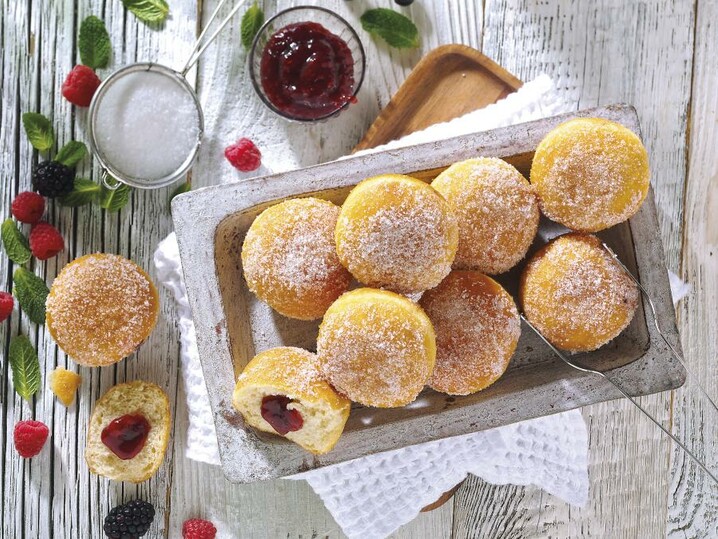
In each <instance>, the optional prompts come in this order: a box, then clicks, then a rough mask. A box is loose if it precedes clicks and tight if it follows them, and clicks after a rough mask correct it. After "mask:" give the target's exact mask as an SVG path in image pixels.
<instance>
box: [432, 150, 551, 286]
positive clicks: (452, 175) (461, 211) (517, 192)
mask: <svg viewBox="0 0 718 539" xmlns="http://www.w3.org/2000/svg"><path fill="white" fill-rule="evenodd" d="M431 186H432V187H433V188H434V189H436V190H437V191H438V192H439V193H441V194H442V195H443V196H444V198H445V199H446V200H447V202H448V203H449V205H450V206H451V209H452V210H453V211H454V213H455V214H456V218H457V221H458V223H459V249H458V251H457V252H456V259H455V261H454V267H455V268H461V269H475V270H478V271H481V272H483V273H488V274H491V275H494V274H498V273H503V272H505V271H508V270H510V269H511V268H512V267H514V266H515V265H516V264H518V262H519V261H520V260H521V259H522V258H523V257H524V256H525V255H526V251H528V248H529V247H530V246H531V242H532V241H533V239H534V237H535V236H536V231H537V230H538V223H539V206H538V197H537V196H536V192H535V190H534V188H533V187H532V186H531V185H530V184H529V182H528V181H527V180H526V178H524V177H523V176H522V175H521V173H520V172H519V171H518V170H516V169H515V168H514V167H513V166H511V165H509V164H508V163H506V162H505V161H502V160H501V159H497V158H487V157H484V158H478V159H467V160H466V161H461V162H459V163H455V164H454V165H452V166H450V167H449V168H448V169H446V170H445V171H444V172H442V173H441V174H439V176H437V177H436V179H435V180H434V181H433V182H432V183H431Z"/></svg>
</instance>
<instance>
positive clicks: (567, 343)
mask: <svg viewBox="0 0 718 539" xmlns="http://www.w3.org/2000/svg"><path fill="white" fill-rule="evenodd" d="M638 295H639V293H638V287H637V286H636V284H635V283H634V282H633V280H632V279H631V278H630V277H629V276H628V275H627V274H626V272H625V271H624V270H623V268H621V266H620V265H619V264H618V262H616V260H615V259H614V258H613V257H612V256H611V255H610V254H609V253H608V252H607V251H606V250H605V249H604V248H603V247H602V244H601V240H599V239H598V238H597V237H596V236H592V235H585V234H577V233H572V234H566V235H564V236H560V237H558V238H556V239H554V240H553V241H551V242H550V243H548V244H547V245H546V246H544V247H543V248H542V249H541V250H540V251H538V252H537V253H536V254H535V255H534V256H533V257H532V258H531V260H530V261H529V263H528V264H527V265H526V267H525V268H524V272H523V274H522V275H521V282H520V288H519V297H520V300H521V304H522V306H523V310H524V314H525V316H526V317H527V319H528V320H529V322H531V324H532V325H533V326H534V327H536V329H538V330H539V331H540V332H541V334H542V335H543V336H544V337H546V339H548V341H549V342H551V343H552V344H553V345H554V346H556V347H557V348H561V349H562V350H567V351H569V352H588V351H591V350H596V349H597V348H600V347H601V346H603V345H604V344H606V343H607V342H609V341H610V340H611V339H614V338H615V337H616V336H618V334H619V333H621V331H623V330H624V329H625V328H626V326H628V324H629V323H630V322H631V319H632V318H633V315H634V313H635V312H636V308H637V307H638Z"/></svg>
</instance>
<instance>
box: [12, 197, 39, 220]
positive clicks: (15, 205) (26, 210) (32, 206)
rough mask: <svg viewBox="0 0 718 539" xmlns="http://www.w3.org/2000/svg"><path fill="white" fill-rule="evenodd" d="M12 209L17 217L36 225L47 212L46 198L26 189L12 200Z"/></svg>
mask: <svg viewBox="0 0 718 539" xmlns="http://www.w3.org/2000/svg"><path fill="white" fill-rule="evenodd" d="M11 209H12V214H13V215H14V216H15V219H17V220H18V221H20V222H21V223H30V224H31V225H34V224H35V223H37V222H38V221H39V220H40V219H41V218H42V214H43V213H45V199H44V198H43V197H42V196H41V195H38V194H37V193H33V192H32V191H24V192H22V193H20V194H19V195H18V196H16V197H15V200H13V201H12V208H11Z"/></svg>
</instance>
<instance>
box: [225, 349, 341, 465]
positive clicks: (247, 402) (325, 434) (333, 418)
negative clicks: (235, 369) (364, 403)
mask: <svg viewBox="0 0 718 539" xmlns="http://www.w3.org/2000/svg"><path fill="white" fill-rule="evenodd" d="M232 402H233V404H234V407H235V408H236V409H237V410H238V411H239V412H240V413H241V414H242V415H243V416H244V420H245V421H246V422H247V423H248V424H249V425H251V426H252V427H254V428H255V429H258V430H262V431H265V432H271V433H273V434H279V435H281V436H284V437H285V438H287V439H288V440H291V441H293V442H294V443H296V444H298V445H300V446H301V447H303V448H304V449H306V450H307V451H310V452H312V453H315V454H322V453H326V452H328V451H330V450H331V449H332V448H333V447H334V445H335V444H336V443H337V441H338V440H339V437H340V436H341V434H342V431H343V430H344V425H345V424H346V422H347V419H348V418H349V409H350V407H351V402H349V400H348V399H346V398H344V397H342V396H341V395H339V394H337V392H336V391H334V390H333V389H332V387H331V386H330V385H329V384H327V383H326V382H325V381H324V380H323V379H322V378H321V375H320V371H319V360H318V358H317V356H316V354H312V353H311V352H307V351H306V350H302V349H301V348H292V347H284V346H283V347H279V348H272V349H271V350H267V351H265V352H262V353H261V354H258V355H256V356H255V357H254V359H252V361H250V362H249V363H248V364H247V366H246V367H245V368H244V371H243V372H242V374H240V375H239V378H238V379H237V385H236V386H235V389H234V395H233V398H232Z"/></svg>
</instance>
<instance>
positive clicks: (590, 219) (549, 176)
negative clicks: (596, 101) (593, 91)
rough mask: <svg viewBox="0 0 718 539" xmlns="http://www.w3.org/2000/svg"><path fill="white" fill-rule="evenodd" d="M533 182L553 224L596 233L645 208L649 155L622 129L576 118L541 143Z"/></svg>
mask: <svg viewBox="0 0 718 539" xmlns="http://www.w3.org/2000/svg"><path fill="white" fill-rule="evenodd" d="M530 179H531V183H532V184H533V185H534V186H535V187H536V190H537V191H538V194H539V199H540V205H541V211H543V213H544V214H545V215H546V216H547V217H548V218H549V219H552V220H554V221H556V222H558V223H561V224H562V225H564V226H566V227H568V228H571V229H573V230H577V231H580V232H598V231H599V230H603V229H605V228H609V227H611V226H613V225H615V224H618V223H621V222H623V221H625V220H626V219H628V218H629V217H631V216H633V215H634V214H635V213H636V212H637V211H638V209H639V208H640V207H641V204H642V203H643V200H644V199H645V198H646V195H647V194H648V187H649V180H650V175H649V170H648V153H647V152H646V148H645V147H644V146H643V143H642V142H641V139H639V138H638V136H637V135H636V134H635V133H633V132H632V131H631V130H630V129H628V128H626V127H624V126H622V125H621V124H618V123H616V122H611V121H609V120H603V119H600V118H577V119H575V120H569V121H568V122H565V123H562V124H561V125H559V126H558V127H556V128H555V129H553V130H552V131H551V132H550V133H549V134H548V135H546V137H545V138H544V139H543V140H542V141H541V143H540V144H539V145H538V148H536V154H535V155H534V160H533V164H532V165H531V178H530Z"/></svg>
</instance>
